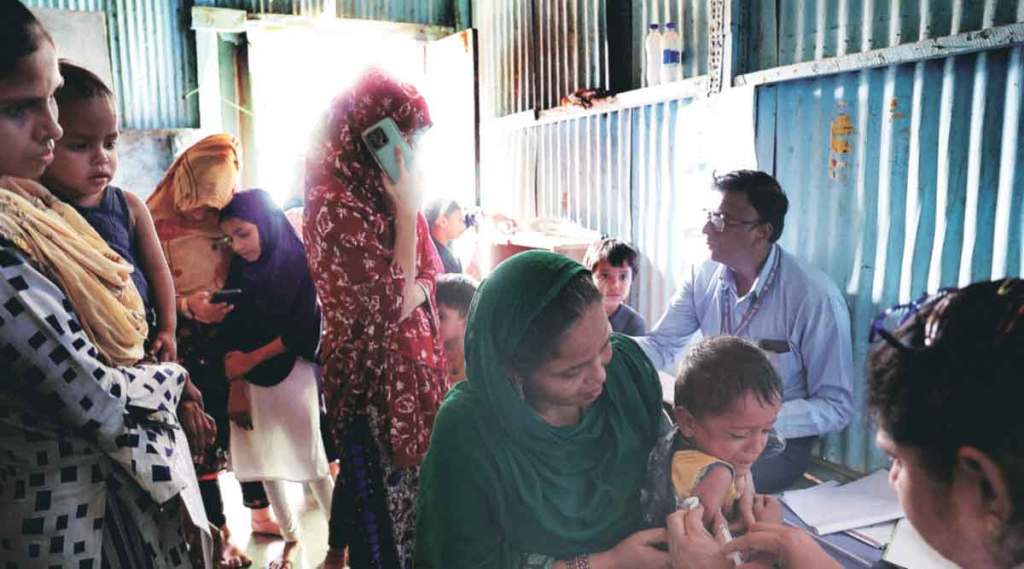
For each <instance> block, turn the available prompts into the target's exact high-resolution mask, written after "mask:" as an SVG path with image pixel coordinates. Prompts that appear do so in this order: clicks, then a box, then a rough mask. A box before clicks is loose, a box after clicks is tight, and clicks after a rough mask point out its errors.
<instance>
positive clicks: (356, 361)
mask: <svg viewBox="0 0 1024 569" xmlns="http://www.w3.org/2000/svg"><path fill="white" fill-rule="evenodd" d="M388 116H390V117H391V118H393V119H394V120H395V122H396V123H397V124H398V127H399V129H400V130H401V131H402V133H403V134H404V135H405V136H406V137H410V136H411V135H412V134H413V133H414V132H415V131H417V130H419V129H422V128H425V127H427V126H429V125H430V116H429V114H428V111H427V106H426V101H424V99H423V97H422V96H421V95H420V94H419V93H418V92H417V91H416V90H415V88H413V87H412V86H410V85H405V84H401V83H398V82H396V81H394V80H393V79H391V78H390V77H388V76H387V75H385V74H383V73H382V72H380V71H377V70H371V71H370V72H368V73H367V74H366V75H365V76H363V78H362V79H360V81H359V82H358V83H357V85H356V86H355V87H354V88H353V89H352V90H350V91H348V92H346V93H344V94H342V95H341V96H339V97H338V98H336V99H335V100H334V101H333V102H332V103H331V106H330V108H329V109H328V111H327V113H326V115H325V117H324V121H323V127H322V130H321V132H320V134H319V135H318V136H317V137H316V139H315V141H314V143H313V146H312V147H311V148H310V151H309V153H308V154H307V157H306V210H305V221H304V233H305V243H306V249H307V253H308V257H309V264H310V270H311V273H312V275H313V281H314V282H315V284H316V289H317V295H318V296H319V297H320V302H321V304H322V305H323V314H324V321H325V322H324V323H325V326H324V332H323V337H322V338H321V348H320V349H321V356H322V359H323V362H324V391H325V395H326V398H327V410H328V418H329V420H330V421H331V424H332V425H334V426H335V429H344V428H345V425H347V424H348V423H349V422H350V420H351V419H352V418H354V417H355V416H356V415H360V414H361V415H365V416H367V417H368V418H369V419H370V420H371V421H374V420H379V421H381V422H382V424H379V425H371V427H375V428H374V429H373V430H374V431H376V432H378V433H387V437H386V438H387V439H388V440H386V441H382V442H384V443H385V445H386V446H387V447H388V448H390V450H391V452H392V457H391V458H392V460H393V461H394V462H395V464H396V465H397V466H399V467H404V466H412V465H415V464H419V461H420V459H422V458H423V455H424V454H425V453H426V450H427V444H428V442H429V441H430V429H431V426H432V425H433V421H434V415H435V413H436V412H437V408H438V406H439V404H440V401H441V397H442V396H443V395H444V386H445V361H444V355H443V352H442V348H441V345H440V342H439V341H438V340H437V337H438V335H437V315H436V311H435V308H434V306H435V304H434V279H435V276H436V275H437V274H438V273H439V272H440V267H441V261H440V259H439V258H438V256H437V251H436V250H435V249H434V247H433V244H432V243H431V240H430V235H429V231H428V229H427V223H426V219H425V218H424V217H423V215H422V214H420V215H419V216H418V219H417V228H416V229H417V231H416V233H417V261H416V265H417V275H416V280H417V282H418V283H420V284H421V285H422V286H423V287H424V288H425V289H426V290H427V291H429V294H428V296H429V298H430V302H429V303H428V304H424V305H421V306H420V307H418V308H416V310H415V311H414V312H413V313H412V315H411V316H409V317H408V318H406V319H405V320H404V321H401V322H399V315H400V311H401V306H402V283H403V280H402V272H401V269H400V268H399V267H398V266H396V265H394V264H392V259H393V257H394V250H393V246H394V238H395V237H394V218H393V216H392V215H391V213H390V211H389V209H388V207H387V205H386V202H385V198H384V187H383V185H382V183H381V172H380V169H379V168H378V167H377V165H376V164H375V163H374V162H373V159H372V158H371V156H370V153H369V151H368V150H367V149H366V148H365V146H364V145H363V143H362V141H361V139H360V133H362V132H363V130H365V129H366V128H367V127H369V126H370V125H372V124H373V123H375V122H377V121H379V120H380V119H382V118H384V117H388ZM368 407H371V408H372V411H373V412H369V411H370V410H371V409H368ZM377 418H379V419H377Z"/></svg>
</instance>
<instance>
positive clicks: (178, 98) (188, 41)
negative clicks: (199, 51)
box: [25, 0, 199, 128]
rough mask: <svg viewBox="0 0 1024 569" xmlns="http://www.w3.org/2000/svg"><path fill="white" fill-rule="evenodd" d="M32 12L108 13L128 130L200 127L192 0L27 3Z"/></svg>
mask: <svg viewBox="0 0 1024 569" xmlns="http://www.w3.org/2000/svg"><path fill="white" fill-rule="evenodd" d="M25 3H26V4H27V5H29V6H32V7H39V8H54V9H61V10H84V11H103V12H105V13H106V15H107V33H108V34H109V42H110V60H111V67H112V71H113V75H114V92H115V93H116V94H117V98H118V104H119V108H120V113H121V126H122V127H123V128H186V127H195V126H198V124H199V107H198V102H197V101H196V98H195V96H194V94H193V93H192V91H193V90H194V89H195V85H196V71H195V68H196V64H195V61H196V56H195V42H194V41H193V39H192V33H191V32H190V30H189V28H188V25H187V24H186V22H187V21H188V17H189V16H188V13H187V10H188V9H189V6H188V4H189V3H188V2H187V0H161V1H159V2H153V1H152V0H25Z"/></svg>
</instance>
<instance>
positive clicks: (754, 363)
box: [643, 336, 782, 528]
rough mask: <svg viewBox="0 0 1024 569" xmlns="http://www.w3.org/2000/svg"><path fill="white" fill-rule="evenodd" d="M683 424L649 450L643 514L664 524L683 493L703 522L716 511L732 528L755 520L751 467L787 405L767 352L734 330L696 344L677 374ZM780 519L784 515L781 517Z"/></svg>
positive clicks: (677, 401) (678, 413)
mask: <svg viewBox="0 0 1024 569" xmlns="http://www.w3.org/2000/svg"><path fill="white" fill-rule="evenodd" d="M675 404H676V407H675V416H676V423H677V425H678V427H677V428H676V429H673V430H672V432H671V433H669V434H668V435H667V436H665V437H663V438H662V439H661V441H660V442H659V443H658V445H657V446H655V448H654V450H653V451H651V456H650V460H649V466H648V478H649V481H650V483H649V485H648V489H649V490H648V491H645V492H644V496H643V502H644V516H645V518H646V521H647V523H648V524H649V525H652V526H662V525H664V523H665V518H666V516H668V515H669V514H670V513H672V512H673V511H675V510H676V509H678V508H679V507H681V505H682V504H683V502H684V500H685V499H686V498H688V497H690V496H696V497H697V498H699V499H700V503H701V505H703V506H704V510H703V511H704V523H705V525H710V524H711V523H712V521H713V520H714V518H715V517H716V515H717V514H718V512H721V513H722V514H723V515H724V516H725V518H726V519H727V520H729V521H730V522H735V523H734V524H733V527H739V528H746V527H747V526H749V525H750V524H751V523H753V521H754V515H753V503H754V494H755V489H754V484H753V479H752V477H751V475H750V467H751V465H752V464H754V461H756V460H757V458H758V457H759V456H761V452H762V451H764V450H765V447H766V446H767V445H768V443H769V440H770V439H774V440H773V441H772V442H775V441H778V439H777V436H776V435H775V433H774V431H773V430H772V424H773V423H774V422H775V417H776V415H778V413H779V407H780V406H781V404H782V382H781V381H780V380H779V376H778V374H777V373H776V371H775V368H773V367H772V365H771V362H770V361H768V357H767V356H766V355H765V354H764V353H763V352H762V351H761V350H760V349H758V348H757V347H755V346H754V345H752V344H750V343H748V342H746V341H744V340H742V339H740V338H736V337H734V336H718V337H715V338H709V339H706V340H703V341H701V342H700V343H698V344H697V345H695V346H694V347H693V348H692V349H691V350H690V351H689V353H688V354H687V355H686V359H684V360H683V365H682V370H681V371H680V373H679V378H678V379H677V380H676V392H675ZM779 521H781V520H779Z"/></svg>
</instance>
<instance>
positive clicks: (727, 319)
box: [720, 251, 782, 336]
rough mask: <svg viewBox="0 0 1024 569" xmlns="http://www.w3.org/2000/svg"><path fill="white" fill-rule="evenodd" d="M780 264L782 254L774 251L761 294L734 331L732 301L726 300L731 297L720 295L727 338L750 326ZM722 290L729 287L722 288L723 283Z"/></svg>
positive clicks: (776, 277)
mask: <svg viewBox="0 0 1024 569" xmlns="http://www.w3.org/2000/svg"><path fill="white" fill-rule="evenodd" d="M781 264H782V252H781V251H776V252H775V262H773V263H772V270H771V271H769V272H768V276H767V277H766V278H765V283H764V287H762V288H761V292H760V293H758V295H757V298H756V299H754V302H752V303H751V304H750V306H749V307H747V312H746V313H745V314H744V315H743V319H742V320H740V325H739V326H737V327H736V330H735V331H733V329H732V299H731V298H727V297H728V296H731V295H725V294H723V295H722V301H721V304H720V306H721V308H722V312H721V317H722V331H723V332H725V333H726V334H727V335H729V336H739V335H740V334H742V333H743V332H744V331H745V330H746V329H747V326H749V325H750V322H751V321H753V320H754V316H756V315H757V312H758V311H759V310H761V305H762V304H764V297H766V296H768V292H769V291H770V290H771V288H772V285H774V284H775V281H776V280H777V279H778V277H779V265H781ZM722 288H724V289H725V290H726V291H728V290H729V287H727V286H724V283H723V287H722Z"/></svg>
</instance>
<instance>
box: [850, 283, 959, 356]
mask: <svg viewBox="0 0 1024 569" xmlns="http://www.w3.org/2000/svg"><path fill="white" fill-rule="evenodd" d="M958 290H959V289H956V288H943V289H940V290H939V291H938V292H936V293H934V294H928V293H924V294H922V295H921V297H920V298H918V299H917V300H915V301H913V302H908V303H906V304H897V305H895V306H893V307H891V308H888V309H886V310H884V311H882V312H881V313H880V314H879V315H878V316H876V317H875V319H874V320H873V321H872V322H871V333H870V335H869V336H868V341H869V342H871V343H872V344H873V343H875V342H877V341H878V340H879V339H882V340H885V341H886V342H888V343H889V344H890V345H892V346H893V347H895V348H898V349H900V350H905V351H914V350H918V349H920V348H915V347H914V346H911V345H908V344H906V343H905V342H903V341H901V340H900V339H899V338H897V337H896V336H895V335H894V334H893V332H894V331H896V330H898V329H900V328H901V327H903V326H904V325H905V324H906V323H907V322H910V320H911V319H913V318H917V317H918V313H919V312H921V309H923V308H925V307H927V306H931V305H933V304H936V303H939V302H942V303H943V304H942V305H941V306H938V307H937V308H936V309H935V310H932V311H931V312H930V313H929V314H928V320H927V321H926V322H925V338H924V347H926V348H927V347H931V345H932V344H933V343H934V342H935V340H936V339H937V338H938V332H939V326H938V323H939V319H940V318H941V315H942V313H943V312H945V308H946V306H948V305H949V302H948V299H949V297H950V295H952V294H953V293H955V292H957V291H958Z"/></svg>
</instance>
